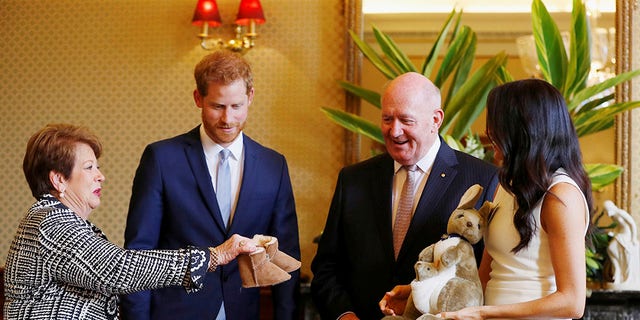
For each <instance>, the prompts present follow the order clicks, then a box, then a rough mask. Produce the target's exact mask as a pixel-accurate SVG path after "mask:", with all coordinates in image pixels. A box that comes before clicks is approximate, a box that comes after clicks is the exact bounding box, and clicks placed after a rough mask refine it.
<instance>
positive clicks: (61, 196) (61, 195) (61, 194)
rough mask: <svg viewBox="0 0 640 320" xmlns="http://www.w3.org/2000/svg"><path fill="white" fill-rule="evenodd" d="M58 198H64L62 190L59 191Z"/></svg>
mask: <svg viewBox="0 0 640 320" xmlns="http://www.w3.org/2000/svg"><path fill="white" fill-rule="evenodd" d="M60 198H64V190H62V191H60Z"/></svg>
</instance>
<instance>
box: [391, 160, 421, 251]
mask: <svg viewBox="0 0 640 320" xmlns="http://www.w3.org/2000/svg"><path fill="white" fill-rule="evenodd" d="M403 168H405V169H406V170H407V179H406V180H405V181H404V185H403V186H402V193H400V201H399V202H398V210H397V212H396V221H395V223H394V224H393V251H394V254H395V258H396V259H397V258H398V253H399V252H400V248H401V247H402V242H403V241H404V237H405V235H406V234H407V229H409V225H410V224H411V212H412V211H413V196H414V194H415V193H416V176H417V175H416V173H417V169H418V167H417V166H416V165H415V164H413V165H409V166H403Z"/></svg>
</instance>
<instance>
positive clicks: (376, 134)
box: [320, 107, 384, 143]
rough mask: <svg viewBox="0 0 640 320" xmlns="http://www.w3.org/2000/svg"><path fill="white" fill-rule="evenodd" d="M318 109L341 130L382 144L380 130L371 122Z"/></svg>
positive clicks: (328, 109)
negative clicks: (340, 127) (343, 129)
mask: <svg viewBox="0 0 640 320" xmlns="http://www.w3.org/2000/svg"><path fill="white" fill-rule="evenodd" d="M320 109H321V110H322V111H323V112H324V113H325V115H327V117H329V119H331V120H333V122H335V123H337V124H339V125H340V126H342V127H343V128H345V129H347V130H349V131H352V132H355V133H358V134H361V135H364V136H366V137H369V138H371V139H372V140H374V141H377V142H380V143H384V138H383V137H382V130H381V129H380V127H379V126H377V125H375V124H373V123H372V122H370V121H368V120H365V119H364V118H362V117H359V116H357V115H354V114H351V113H348V112H345V111H342V110H338V109H332V108H327V107H321V108H320Z"/></svg>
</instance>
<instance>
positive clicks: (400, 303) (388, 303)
mask: <svg viewBox="0 0 640 320" xmlns="http://www.w3.org/2000/svg"><path fill="white" fill-rule="evenodd" d="M409 295H411V286H410V285H408V284H407V285H400V286H395V287H394V288H393V289H392V290H391V291H389V292H387V293H385V294H384V297H383V298H382V300H380V302H379V303H378V305H379V306H380V311H382V313H384V314H386V315H388V316H396V315H402V314H403V313H404V308H405V307H406V306H407V299H409Z"/></svg>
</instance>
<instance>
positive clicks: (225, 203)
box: [216, 149, 231, 227]
mask: <svg viewBox="0 0 640 320" xmlns="http://www.w3.org/2000/svg"><path fill="white" fill-rule="evenodd" d="M219 155H220V161H219V162H218V177H217V181H216V198H218V206H219V207H220V213H221V214H222V221H224V226H225V227H227V226H228V224H229V217H230V216H231V169H230V168H229V156H230V155H231V151H229V150H228V149H222V151H220V154H219Z"/></svg>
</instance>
